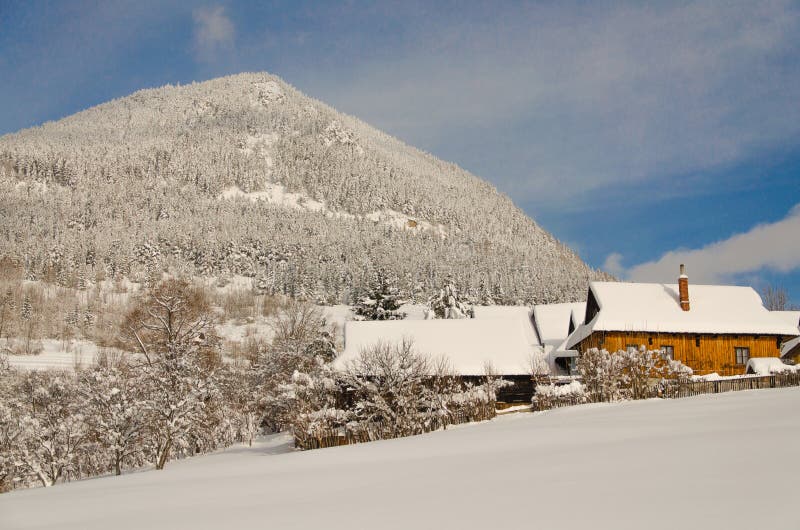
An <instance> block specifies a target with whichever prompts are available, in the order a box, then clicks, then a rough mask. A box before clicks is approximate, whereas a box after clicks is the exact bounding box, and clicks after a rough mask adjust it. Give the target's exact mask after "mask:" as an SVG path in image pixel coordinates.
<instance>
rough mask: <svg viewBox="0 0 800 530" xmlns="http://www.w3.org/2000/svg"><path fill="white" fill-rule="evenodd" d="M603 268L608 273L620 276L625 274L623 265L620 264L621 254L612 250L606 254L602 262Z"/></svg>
mask: <svg viewBox="0 0 800 530" xmlns="http://www.w3.org/2000/svg"><path fill="white" fill-rule="evenodd" d="M602 268H603V270H604V271H606V272H607V273H609V274H613V275H614V276H617V277H620V276H625V274H626V271H625V267H623V266H622V254H620V253H619V252H612V253H611V254H609V255H608V257H607V258H606V260H605V262H604V263H603V267H602Z"/></svg>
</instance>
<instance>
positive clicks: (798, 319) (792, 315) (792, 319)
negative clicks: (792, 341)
mask: <svg viewBox="0 0 800 530" xmlns="http://www.w3.org/2000/svg"><path fill="white" fill-rule="evenodd" d="M770 312H771V313H772V314H773V315H775V317H776V318H778V319H780V320H782V321H783V322H786V323H787V324H789V325H790V326H794V327H796V328H800V311H770ZM797 333H798V335H800V330H798V332H797Z"/></svg>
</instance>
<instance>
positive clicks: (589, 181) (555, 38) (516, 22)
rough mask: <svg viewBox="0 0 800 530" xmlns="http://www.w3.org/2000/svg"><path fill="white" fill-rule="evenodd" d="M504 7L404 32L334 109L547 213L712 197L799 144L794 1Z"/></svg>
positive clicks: (346, 88) (350, 83) (799, 37)
mask: <svg viewBox="0 0 800 530" xmlns="http://www.w3.org/2000/svg"><path fill="white" fill-rule="evenodd" d="M503 5H504V6H505V7H503V8H501V9H497V10H496V11H497V13H488V14H486V15H485V16H484V17H482V18H480V17H476V16H470V17H468V18H467V19H466V20H465V21H463V22H462V23H459V22H454V21H447V23H446V24H443V25H441V26H439V25H437V24H421V25H420V26H421V28H420V29H413V28H409V29H408V32H409V43H410V44H407V48H406V49H401V50H397V53H396V54H393V55H392V56H391V57H390V58H388V59H387V57H385V56H380V57H378V58H377V59H375V60H374V61H372V62H364V61H359V62H358V64H357V66H356V69H355V72H354V73H353V75H350V76H347V78H346V79H343V77H344V76H336V77H335V83H336V84H337V85H338V87H336V86H330V87H327V88H326V90H325V91H324V92H326V98H330V99H331V100H332V101H331V102H332V103H334V104H335V105H336V106H339V107H342V108H343V109H344V110H346V111H348V112H352V113H356V114H358V115H359V116H361V117H363V118H364V119H366V120H367V121H368V122H370V123H373V124H374V125H376V126H378V127H380V128H383V129H385V130H388V131H389V132H391V133H393V134H397V135H399V136H401V137H402V138H404V139H406V140H407V141H409V142H410V143H412V144H414V145H419V146H421V147H423V148H425V149H426V150H432V151H434V152H436V153H437V154H440V155H442V156H445V157H447V158H450V159H455V160H457V161H458V162H459V163H461V164H463V165H466V166H467V167H469V168H471V169H474V170H476V171H477V172H478V173H479V174H481V175H482V176H484V177H486V178H489V179H491V180H492V181H494V182H495V183H496V184H498V185H499V186H500V187H501V188H502V189H503V190H505V191H507V192H509V193H511V194H512V196H513V197H514V198H515V199H516V200H517V202H522V203H526V204H534V205H539V206H545V207H556V208H557V207H561V206H565V205H568V206H570V207H580V206H582V205H585V204H587V203H590V202H592V203H594V202H596V200H595V199H596V198H595V197H594V196H595V194H597V193H603V194H608V193H609V192H610V190H611V194H612V196H613V195H614V193H616V198H620V197H626V196H627V198H628V200H630V197H629V194H630V189H631V187H634V186H638V187H639V189H644V188H647V187H648V186H651V185H656V184H657V185H659V186H660V187H661V188H663V190H659V196H663V193H667V192H668V193H670V194H679V195H680V194H692V193H697V192H704V191H707V190H708V188H709V187H710V186H711V185H710V182H709V177H704V176H703V175H704V174H706V173H708V172H713V171H715V170H719V169H724V168H726V167H729V166H732V165H735V164H740V163H743V162H746V161H749V160H752V159H753V158H754V157H758V156H763V155H765V154H770V153H774V152H776V151H778V152H779V151H782V150H786V149H792V148H796V147H797V144H798V138H800V105H797V100H798V98H800V68H798V59H797V57H800V5H798V4H796V3H791V2H782V1H775V2H750V3H741V4H736V5H731V4H728V3H725V2H722V3H709V2H696V3H683V2H681V3H646V4H642V3H633V4H629V5H627V6H626V5H618V4H613V5H611V7H610V8H609V4H603V5H602V7H601V6H600V4H591V3H590V4H577V5H576V4H571V3H568V2H564V3H558V4H555V5H551V6H546V5H534V6H529V7H521V6H517V7H513V8H511V7H509V6H510V4H503ZM454 131H456V132H455V133H454ZM704 179H705V180H704ZM733 184H735V183H730V185H733ZM626 194H627V195H626ZM645 195H647V196H648V198H652V197H653V196H654V194H652V193H651V194H646V193H645Z"/></svg>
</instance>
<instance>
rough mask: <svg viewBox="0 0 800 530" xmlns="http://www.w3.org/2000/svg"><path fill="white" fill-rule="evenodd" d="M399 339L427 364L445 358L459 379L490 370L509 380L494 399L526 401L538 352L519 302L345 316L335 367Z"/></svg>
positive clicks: (531, 388)
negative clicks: (471, 313) (492, 307)
mask: <svg viewBox="0 0 800 530" xmlns="http://www.w3.org/2000/svg"><path fill="white" fill-rule="evenodd" d="M404 340H406V341H408V340H410V341H411V342H412V343H413V346H414V349H415V350H416V351H417V352H418V353H419V354H421V355H425V356H427V357H429V358H430V360H431V361H432V363H431V364H435V363H436V362H437V361H438V360H440V359H445V360H447V362H448V364H449V366H450V368H451V369H452V371H453V372H454V374H455V375H458V376H460V377H461V378H462V379H464V380H467V381H470V380H472V381H476V382H477V381H480V380H481V379H482V378H483V377H484V376H485V375H487V371H490V372H492V373H493V374H495V375H499V376H502V377H503V379H506V380H508V381H511V382H512V383H513V384H512V385H511V386H509V387H506V388H503V389H501V391H500V394H499V395H498V401H499V402H504V403H529V402H530V399H531V395H532V394H533V383H532V381H531V360H532V358H533V357H534V356H535V355H541V354H542V347H541V346H540V345H539V343H538V339H537V337H536V335H535V333H533V332H532V327H531V325H530V321H529V320H528V319H527V318H526V317H525V316H524V308H523V309H522V310H521V312H520V314H517V315H515V314H514V313H513V311H512V312H510V314H509V312H502V314H497V315H495V316H493V317H492V316H489V315H486V314H484V315H483V318H470V319H454V320H441V319H437V320H385V321H350V322H346V323H345V327H344V350H343V351H342V352H341V353H340V354H339V356H338V357H337V358H336V360H335V361H334V367H335V368H337V369H345V368H346V367H347V366H348V364H349V363H351V362H353V361H355V360H356V359H357V358H358V356H359V355H360V354H361V352H362V351H363V350H365V349H368V348H370V347H371V346H373V345H375V344H378V343H381V342H383V343H399V342H401V341H404Z"/></svg>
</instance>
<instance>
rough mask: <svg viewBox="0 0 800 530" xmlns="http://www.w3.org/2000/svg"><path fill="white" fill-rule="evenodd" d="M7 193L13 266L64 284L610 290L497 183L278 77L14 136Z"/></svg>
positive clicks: (498, 299)
mask: <svg viewBox="0 0 800 530" xmlns="http://www.w3.org/2000/svg"><path fill="white" fill-rule="evenodd" d="M0 189H3V190H8V192H7V193H2V194H0V224H1V225H2V226H3V228H4V230H3V231H2V233H0V257H3V256H11V257H14V258H18V259H20V261H22V262H23V263H24V265H25V266H26V268H27V269H28V272H29V274H30V275H31V276H34V277H42V278H53V277H57V278H58V279H59V281H60V282H62V283H69V282H70V281H72V280H71V279H73V278H74V277H75V276H77V275H81V276H82V278H84V279H86V278H88V279H92V278H94V277H95V276H96V274H97V273H98V272H99V271H102V272H103V274H106V275H109V274H111V275H117V274H123V275H129V276H141V275H143V274H145V273H147V272H148V271H153V270H159V269H162V268H164V267H166V266H173V267H174V268H176V269H178V270H181V271H182V272H188V273H196V274H199V275H226V274H231V275H233V274H240V275H244V276H248V277H256V278H259V279H260V280H263V281H261V282H260V285H262V286H263V288H264V289H265V290H270V291H277V292H283V293H285V294H292V295H307V296H309V297H312V298H314V299H316V300H317V301H319V302H326V303H342V302H350V301H352V299H353V295H352V293H353V291H354V290H358V289H359V288H360V287H361V286H363V285H364V283H365V282H366V281H368V280H369V279H370V278H371V274H372V271H373V270H374V269H377V268H383V269H387V270H389V271H391V272H394V273H395V274H396V276H397V278H398V282H399V284H400V287H401V289H402V290H403V291H404V293H405V294H407V295H411V296H417V297H418V299H421V298H423V297H424V296H425V295H426V294H427V293H430V292H431V291H432V290H433V289H434V288H436V287H437V286H438V285H439V283H441V280H442V279H443V278H444V277H446V275H447V274H450V273H452V274H454V275H455V277H456V279H457V281H458V282H459V284H460V285H459V287H460V289H461V291H462V292H470V293H471V294H472V295H473V296H474V297H475V298H476V299H480V301H482V302H494V303H509V302H512V303H515V302H517V301H520V300H522V301H525V302H528V303H532V302H552V301H567V300H577V299H581V297H583V296H585V293H586V287H587V280H590V279H598V278H603V277H605V276H604V275H602V274H601V273H598V272H597V271H594V270H592V269H590V268H589V267H587V266H586V265H585V264H584V263H583V262H582V261H581V260H580V259H579V258H578V256H576V255H575V254H574V253H573V252H572V251H571V250H570V249H569V248H567V247H565V246H564V245H563V244H561V243H560V242H558V241H557V240H556V239H555V238H553V236H552V235H550V234H548V233H547V232H546V231H545V230H543V229H542V228H541V227H539V226H538V225H537V224H536V223H535V222H533V221H532V220H531V219H530V218H528V217H527V216H526V215H525V214H524V213H523V212H522V211H520V210H519V209H518V208H517V207H515V206H514V204H513V203H512V202H511V201H510V200H509V199H508V197H506V196H504V195H502V194H501V193H498V191H497V190H496V189H494V188H493V187H492V186H491V185H489V184H487V183H486V182H484V181H482V180H480V179H479V178H477V177H475V176H473V175H471V174H469V173H468V172H466V171H464V170H462V169H461V168H459V167H457V166H455V165H454V164H451V163H447V162H443V161H441V160H438V159H436V158H434V157H433V156H431V155H429V154H426V153H423V152H421V151H418V150H416V149H414V148H412V147H409V146H407V145H405V144H403V143H402V142H400V141H398V140H396V139H394V138H391V137H390V136H387V135H386V134H383V133H381V132H380V131H377V130H375V129H374V128H372V127H370V126H368V125H367V124H365V123H363V122H361V121H359V120H357V119H355V118H352V117H350V116H346V115H344V114H341V113H338V112H336V111H335V110H334V109H332V108H330V107H328V106H326V105H324V104H322V103H320V102H318V101H315V100H313V99H311V98H309V97H307V96H305V95H303V94H301V93H300V92H298V91H297V90H295V89H294V88H293V87H291V86H289V85H288V84H286V83H285V82H283V81H282V80H280V79H279V78H277V77H274V76H271V75H269V74H265V73H254V74H241V75H236V76H231V77H224V78H220V79H214V80H211V81H207V82H204V83H195V84H191V85H188V86H178V87H174V86H167V87H162V88H158V89H152V90H142V91H140V92H137V93H135V94H133V95H131V96H128V97H126V98H122V99H118V100H114V101H111V102H108V103H105V104H103V105H99V106H97V107H94V108H91V109H88V110H86V111H83V112H80V113H77V114H75V115H73V116H70V117H68V118H65V119H63V120H60V121H58V122H52V123H46V124H44V125H42V126H41V127H35V128H32V129H27V130H24V131H20V132H19V133H16V134H11V135H6V136H3V137H0ZM22 258H24V259H22Z"/></svg>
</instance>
